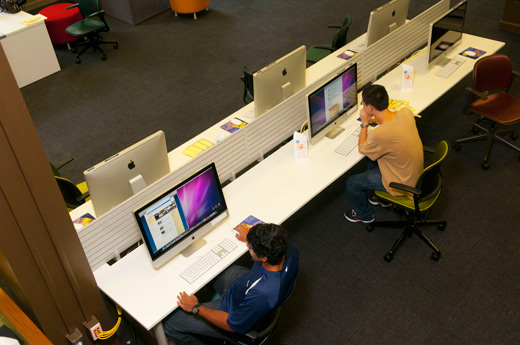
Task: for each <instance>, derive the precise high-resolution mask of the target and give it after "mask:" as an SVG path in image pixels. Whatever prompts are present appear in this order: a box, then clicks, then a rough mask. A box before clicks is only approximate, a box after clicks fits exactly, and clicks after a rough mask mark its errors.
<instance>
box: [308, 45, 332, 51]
mask: <svg viewBox="0 0 520 345" xmlns="http://www.w3.org/2000/svg"><path fill="white" fill-rule="evenodd" d="M311 48H315V49H324V50H330V51H331V52H333V51H334V48H332V47H331V46H327V45H321V46H311V47H310V48H309V49H311Z"/></svg>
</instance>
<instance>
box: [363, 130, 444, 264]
mask: <svg viewBox="0 0 520 345" xmlns="http://www.w3.org/2000/svg"><path fill="white" fill-rule="evenodd" d="M425 150H426V151H432V152H433V163H431V164H430V165H429V166H427V167H426V168H425V169H424V171H423V172H422V174H421V176H419V179H418V180H417V183H416V184H415V186H414V187H412V186H406V185H403V184H400V183H396V182H391V183H390V187H392V188H395V189H399V190H402V191H405V192H409V193H412V194H413V200H410V199H408V198H407V197H405V196H392V195H390V194H389V193H387V192H386V191H379V190H376V191H374V193H375V195H376V196H377V197H378V198H380V199H382V200H384V201H387V202H390V203H391V204H392V205H394V206H395V207H396V208H398V209H402V210H404V212H405V214H406V220H403V221H377V222H373V223H370V224H368V225H367V226H366V230H367V231H369V232H371V231H372V230H374V229H375V228H377V227H381V228H392V227H398V228H404V229H403V232H402V233H401V236H400V237H399V238H398V239H397V241H396V242H395V244H394V246H393V247H392V249H391V250H390V252H388V253H387V254H386V255H385V256H384V259H385V261H387V262H390V261H392V259H393V258H394V254H395V252H396V251H397V249H398V248H399V246H400V245H401V244H402V243H403V242H404V241H405V240H406V238H407V237H411V236H412V234H416V235H418V236H419V238H420V239H421V240H423V241H424V242H425V243H426V244H427V245H428V246H430V248H432V249H433V250H434V252H433V254H432V255H431V259H432V260H433V261H439V259H440V257H441V252H440V251H439V249H438V248H437V247H436V246H435V245H434V244H433V243H432V242H431V241H430V239H428V237H426V235H425V234H424V233H423V232H422V231H421V229H420V227H421V226H423V225H437V229H439V230H444V229H445V228H446V221H445V220H429V219H428V216H429V215H430V212H431V209H432V208H433V205H435V202H436V201H437V199H438V198H439V195H440V194H441V189H442V175H441V170H440V167H441V163H442V162H443V161H444V160H445V159H446V157H447V156H448V153H449V150H450V148H449V145H448V143H447V142H446V141H445V140H442V141H441V142H439V144H438V145H437V148H436V149H435V151H433V150H428V149H427V148H425Z"/></svg>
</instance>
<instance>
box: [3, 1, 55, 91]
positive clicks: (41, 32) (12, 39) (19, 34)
mask: <svg viewBox="0 0 520 345" xmlns="http://www.w3.org/2000/svg"><path fill="white" fill-rule="evenodd" d="M31 16H32V15H31V14H29V13H26V12H23V11H20V12H18V13H14V14H12V13H5V12H2V13H0V38H1V39H0V44H1V45H2V47H3V49H4V52H5V55H6V57H7V60H8V61H9V66H10V67H11V70H12V71H13V74H14V77H15V79H16V82H17V84H18V87H24V86H25V85H28V84H30V83H33V82H35V81H37V80H40V79H42V78H44V77H46V76H48V75H50V74H53V73H55V72H58V71H59V70H60V65H59V63H58V59H57V58H56V53H55V52H54V48H53V46H52V43H51V39H50V37H49V33H48V32H47V28H46V26H45V22H44V19H45V17H44V16H42V19H39V20H37V21H35V22H34V23H31V24H30V25H25V24H22V23H21V21H22V20H24V19H26V18H29V17H31ZM4 35H5V37H3V36H4Z"/></svg>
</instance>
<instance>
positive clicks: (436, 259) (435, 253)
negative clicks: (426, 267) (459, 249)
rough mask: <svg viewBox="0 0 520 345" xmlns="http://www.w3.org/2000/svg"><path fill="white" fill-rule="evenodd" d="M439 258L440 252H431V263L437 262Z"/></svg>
mask: <svg viewBox="0 0 520 345" xmlns="http://www.w3.org/2000/svg"><path fill="white" fill-rule="evenodd" d="M440 258H441V252H433V253H432V256H431V259H432V260H433V261H435V262H438V261H439V259H440Z"/></svg>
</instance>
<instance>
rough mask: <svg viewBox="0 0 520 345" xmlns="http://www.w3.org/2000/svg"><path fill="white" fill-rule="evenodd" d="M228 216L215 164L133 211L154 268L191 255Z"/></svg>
mask: <svg viewBox="0 0 520 345" xmlns="http://www.w3.org/2000/svg"><path fill="white" fill-rule="evenodd" d="M227 216H228V210H227V206H226V202H225V200H224V194H223V193H222V188H221V186H220V181H219V178H218V174H217V170H216V168H215V164H214V163H210V164H209V165H208V166H206V167H204V168H203V169H201V170H199V171H197V172H196V173H194V174H193V175H191V176H190V177H188V178H187V179H185V180H184V181H182V182H180V183H179V184H177V185H176V186H174V187H172V188H170V189H168V190H167V191H165V192H164V193H162V194H161V195H159V196H157V197H155V198H154V199H152V200H150V201H149V202H147V203H146V204H144V205H143V206H141V207H139V208H138V209H137V210H135V211H134V217H135V220H136V221H137V224H138V225H139V229H140V230H141V234H142V236H143V239H144V241H145V243H146V247H147V248H148V253H149V254H150V257H151V259H152V266H153V267H154V268H155V269H157V268H159V267H160V266H162V265H164V264H165V263H166V262H167V261H168V260H170V259H172V258H173V257H175V256H176V255H178V254H181V253H182V255H185V256H189V255H191V254H192V253H193V252H195V251H196V250H197V249H198V248H200V247H201V246H203V245H204V244H205V241H204V240H203V239H201V237H202V236H204V235H205V234H206V233H208V232H209V231H210V230H212V229H213V228H215V227H216V226H217V225H218V224H219V223H220V222H221V221H222V220H224V219H225V218H226V217H227ZM195 241H197V243H196V244H195V245H192V244H193V243H194V242H195ZM188 246H190V247H189V248H188Z"/></svg>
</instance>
